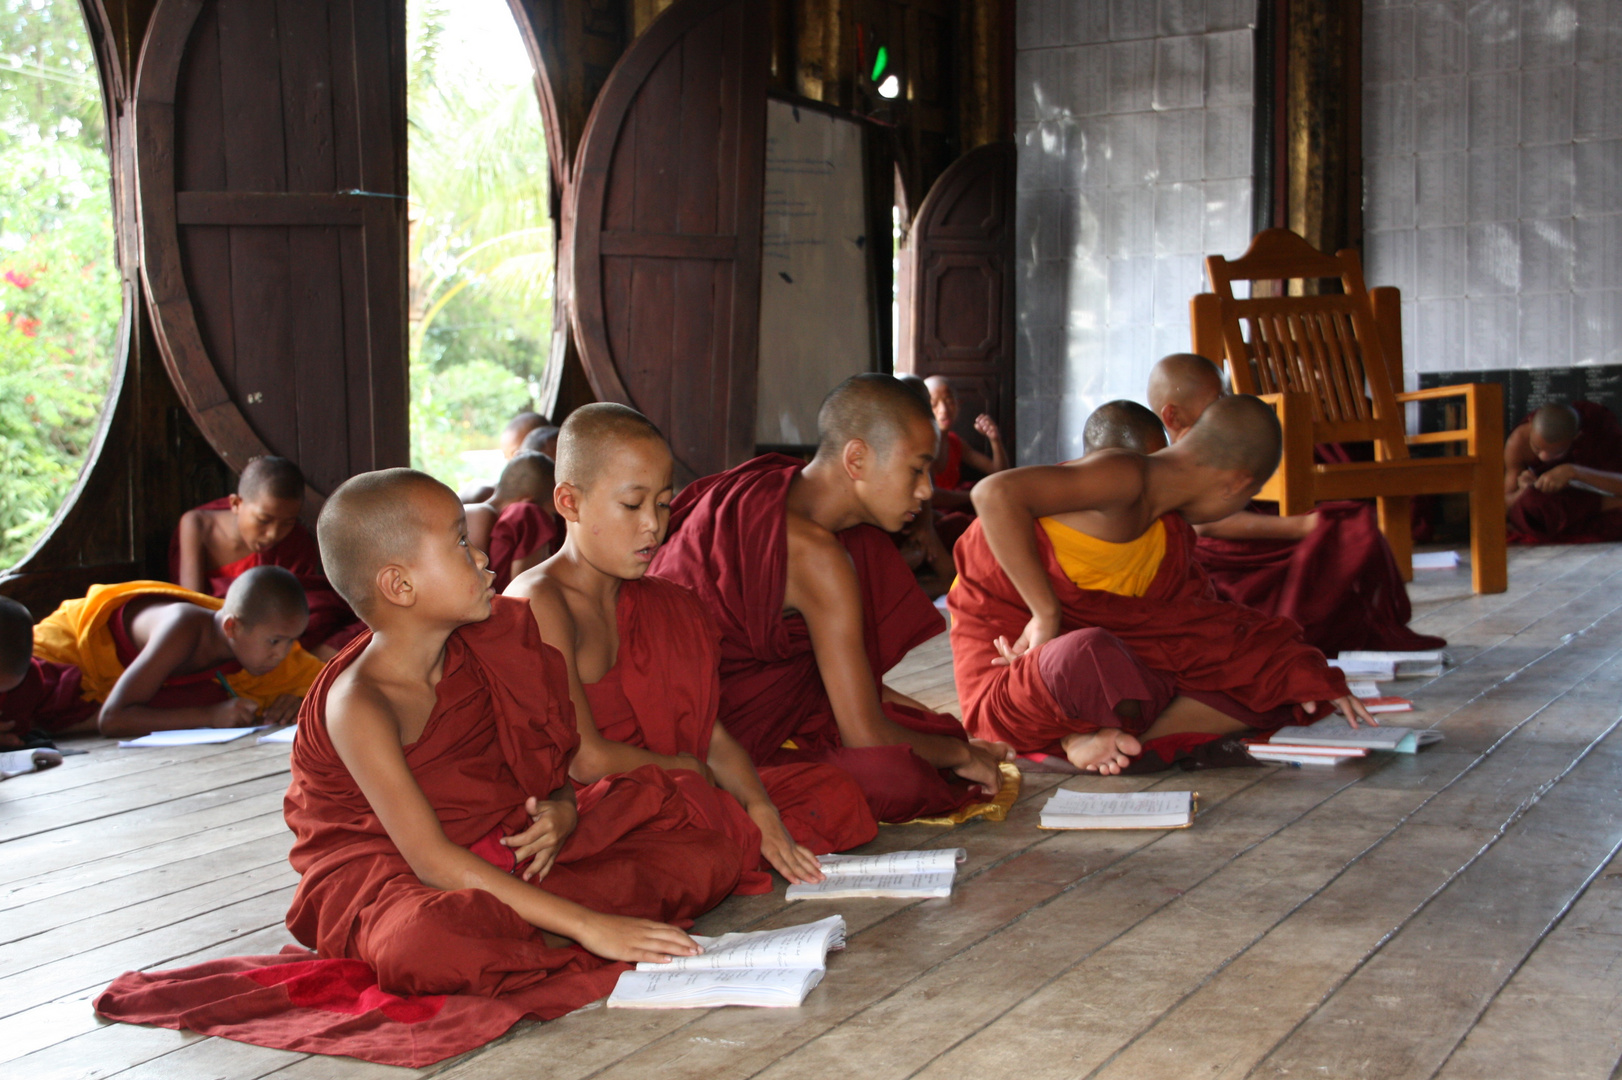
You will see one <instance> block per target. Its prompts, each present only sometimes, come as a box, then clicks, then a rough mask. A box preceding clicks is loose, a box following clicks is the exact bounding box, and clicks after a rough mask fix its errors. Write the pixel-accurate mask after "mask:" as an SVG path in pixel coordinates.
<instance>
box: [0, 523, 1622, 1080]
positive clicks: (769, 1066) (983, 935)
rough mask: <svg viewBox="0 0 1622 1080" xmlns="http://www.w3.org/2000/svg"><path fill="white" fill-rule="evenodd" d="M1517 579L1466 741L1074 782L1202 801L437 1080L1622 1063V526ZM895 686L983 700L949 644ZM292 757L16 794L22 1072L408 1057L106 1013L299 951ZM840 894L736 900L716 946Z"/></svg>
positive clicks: (1432, 1072) (188, 753)
mask: <svg viewBox="0 0 1622 1080" xmlns="http://www.w3.org/2000/svg"><path fill="white" fill-rule="evenodd" d="M1511 558H1512V563H1511V572H1510V582H1511V588H1510V591H1509V592H1508V593H1506V594H1504V595H1502V596H1490V597H1474V596H1472V595H1471V594H1470V591H1469V573H1468V569H1467V568H1463V567H1461V568H1460V569H1459V570H1458V571H1456V572H1454V571H1444V572H1422V573H1421V575H1420V580H1419V581H1418V582H1417V583H1416V584H1415V586H1414V588H1413V590H1412V593H1413V596H1414V600H1415V609H1416V615H1417V618H1416V620H1415V627H1416V628H1417V629H1421V630H1424V631H1427V632H1431V633H1437V634H1442V635H1445V636H1446V637H1448V638H1449V639H1450V641H1451V642H1452V646H1451V652H1452V655H1453V657H1454V659H1455V660H1456V662H1457V663H1456V666H1454V667H1453V668H1451V669H1450V670H1449V671H1448V672H1447V674H1446V675H1444V676H1443V677H1442V678H1439V679H1436V680H1434V681H1432V682H1429V683H1428V684H1424V685H1420V684H1417V683H1405V684H1402V687H1401V689H1402V691H1403V692H1404V693H1405V694H1409V696H1412V697H1413V698H1414V699H1415V701H1416V703H1417V704H1418V706H1419V707H1420V709H1421V710H1422V711H1421V712H1420V713H1418V714H1417V715H1416V716H1414V717H1413V718H1412V721H1414V722H1418V721H1422V722H1423V723H1424V724H1427V725H1431V726H1435V727H1439V728H1440V729H1441V730H1443V731H1444V732H1445V733H1446V736H1447V738H1446V741H1445V742H1443V743H1441V744H1440V745H1438V746H1434V747H1431V748H1429V749H1426V750H1424V751H1422V752H1421V753H1420V754H1418V755H1417V756H1407V757H1404V756H1380V757H1376V758H1371V759H1369V760H1368V761H1367V762H1365V763H1362V764H1357V765H1343V766H1340V767H1337V768H1330V769H1326V768H1317V769H1280V768H1271V767H1270V768H1257V769H1233V770H1223V771H1215V772H1206V773H1198V774H1184V773H1175V774H1170V775H1164V774H1163V775H1161V776H1156V777H1147V778H1139V779H1099V778H1085V779H1071V780H1069V781H1067V783H1068V784H1069V785H1070V786H1074V787H1078V788H1084V789H1092V790H1125V789H1138V788H1144V787H1160V788H1190V787H1191V788H1194V789H1196V790H1198V791H1199V792H1200V795H1201V805H1202V807H1203V810H1204V812H1203V813H1202V814H1201V816H1200V818H1199V821H1198V822H1197V823H1196V825H1195V827H1194V828H1192V829H1188V830H1184V831H1178V832H1167V833H1154V832H1152V833H1049V832H1040V831H1038V830H1037V829H1036V828H1035V821H1036V815H1037V808H1038V806H1039V804H1040V803H1041V801H1042V800H1043V793H1044V792H1046V791H1047V790H1049V789H1050V788H1051V787H1052V786H1054V784H1055V782H1056V778H1054V777H1051V776H1046V777H1044V776H1029V775H1028V776H1027V777H1026V783H1025V788H1024V793H1023V797H1022V800H1021V802H1020V803H1019V805H1018V806H1016V807H1015V809H1014V811H1013V812H1012V813H1011V814H1010V816H1009V819H1008V821H1007V822H1005V823H1002V824H984V823H972V824H969V825H965V826H962V827H960V828H957V829H953V830H950V831H948V830H942V829H934V828H926V827H919V826H912V827H906V828H887V829H885V830H883V832H882V833H881V835H880V836H879V838H878V840H877V841H875V842H874V844H873V845H871V850H875V851H878V850H890V849H900V848H913V847H934V846H962V847H965V848H967V849H968V851H969V860H968V863H967V864H966V865H965V866H964V867H963V870H962V873H961V874H960V875H959V878H958V887H957V892H956V894H955V895H954V896H953V897H952V898H951V899H950V900H931V901H925V902H921V903H903V902H898V901H878V900H868V901H849V902H845V903H842V904H840V905H838V908H837V910H839V911H840V912H842V913H843V914H844V916H845V918H846V920H847V921H848V923H849V927H850V938H849V947H848V948H847V949H846V951H845V952H843V953H838V954H835V955H834V956H833V957H832V959H831V961H830V963H829V970H828V974H827V978H826V979H825V980H824V981H823V983H822V985H821V986H820V987H819V988H818V989H816V990H815V991H813V992H812V994H811V997H810V999H809V1000H808V1001H807V1003H806V1005H805V1006H804V1007H802V1008H800V1009H796V1010H782V1011H778V1010H768V1009H761V1010H744V1009H729V1010H728V1009H724V1010H713V1011H674V1012H652V1013H649V1012H622V1011H618V1010H616V1011H608V1010H605V1009H602V1008H600V1007H592V1008H589V1009H586V1010H583V1011H581V1012H579V1013H577V1014H575V1015H573V1016H570V1017H566V1018H564V1019H562V1020H559V1021H556V1022H553V1023H550V1024H532V1025H524V1026H521V1027H520V1028H518V1029H516V1030H515V1031H514V1032H513V1033H511V1034H510V1035H508V1036H507V1037H506V1038H505V1039H502V1040H499V1041H497V1042H496V1043H493V1044H491V1045H490V1046H487V1047H485V1048H484V1049H482V1050H480V1051H475V1052H473V1053H471V1054H468V1055H465V1056H463V1057H462V1058H458V1059H454V1060H452V1061H449V1062H445V1063H443V1064H442V1065H440V1066H439V1067H438V1069H437V1070H426V1071H424V1072H423V1073H422V1074H421V1075H436V1076H442V1077H455V1078H458V1080H463V1078H465V1080H474V1078H496V1077H511V1076H542V1077H546V1078H548V1080H575V1078H585V1077H602V1078H604V1080H607V1078H610V1077H612V1078H615V1080H618V1078H641V1077H650V1076H658V1077H661V1078H670V1080H680V1078H688V1077H691V1078H695V1080H697V1078H703V1080H728V1078H733V1077H748V1076H760V1077H767V1078H771V1080H789V1078H800V1077H805V1078H817V1080H829V1078H845V1077H850V1078H855V1080H890V1078H900V1077H910V1076H920V1077H929V1078H935V1077H940V1078H945V1077H953V1078H963V1077H974V1078H980V1080H992V1078H1000V1077H1019V1078H1020V1080H1038V1078H1046V1077H1083V1076H1086V1077H1093V1076H1097V1077H1111V1078H1117V1077H1122V1078H1124V1077H1132V1078H1139V1077H1145V1078H1146V1077H1164V1078H1167V1080H1186V1078H1190V1077H1200V1078H1204V1077H1245V1076H1254V1077H1269V1078H1272V1077H1286V1076H1289V1077H1376V1078H1382V1080H1392V1078H1401V1077H1433V1076H1434V1077H1445V1078H1463V1077H1483V1078H1504V1077H1508V1078H1521V1077H1528V1078H1534V1077H1535V1078H1548V1077H1596V1078H1606V1077H1615V1076H1617V1075H1618V1072H1619V1070H1618V1059H1619V1057H1622V1022H1619V1021H1622V860H1619V859H1618V858H1617V852H1618V848H1619V845H1622V800H1619V799H1618V787H1619V781H1622V733H1619V731H1618V723H1619V717H1622V546H1596V547H1583V548H1566V549H1557V548H1541V549H1532V550H1518V551H1515V552H1513V553H1512V556H1511ZM893 681H894V683H895V685H896V686H897V688H898V689H901V690H903V691H905V692H907V693H910V694H913V695H915V696H917V697H920V698H921V699H922V700H924V701H925V702H926V703H928V704H931V705H934V706H936V707H952V708H955V707H956V699H955V694H954V691H953V689H952V682H951V665H950V657H949V654H948V652H947V649H946V646H945V639H944V637H943V638H941V639H937V641H936V642H934V643H931V644H930V645H927V646H925V647H924V648H922V649H920V650H918V652H916V653H915V654H913V656H911V657H909V658H908V660H907V662H906V664H905V665H904V667H903V669H902V670H901V672H899V673H898V677H897V678H895V679H894V680H893ZM286 760H287V751H286V749H285V748H273V747H268V746H267V747H259V746H254V745H243V744H233V745H230V746H226V747H223V748H219V747H215V748H193V749H188V750H185V751H151V750H149V751H138V750H123V751H120V750H117V749H114V748H110V747H107V746H102V745H97V746H96V747H95V748H94V749H93V751H92V753H91V754H90V755H89V756H87V757H75V758H70V759H69V761H68V762H67V763H66V764H65V765H64V766H62V767H61V768H59V769H56V770H53V771H51V772H46V773H41V774H35V775H31V776H26V777H21V778H18V779H14V780H10V781H7V782H6V783H4V784H0V1063H3V1064H0V1075H4V1076H5V1077H7V1078H9V1080H21V1078H23V1077H29V1078H33V1077H52V1078H57V1077H61V1078H67V1077H89V1076H97V1077H104V1076H114V1075H117V1076H120V1077H153V1078H163V1080H177V1078H180V1080H185V1078H194V1077H196V1078H202V1077H227V1078H244V1080H246V1078H249V1077H260V1076H275V1077H278V1078H289V1080H291V1078H294V1077H312V1078H316V1077H318V1078H323V1080H326V1078H333V1080H342V1078H359V1077H366V1078H370V1077H384V1076H396V1075H399V1076H404V1075H407V1074H409V1073H411V1071H410V1070H405V1069H391V1068H383V1067H380V1066H373V1065H366V1064H363V1063H360V1062H355V1061H352V1060H349V1059H334V1058H313V1057H309V1056H307V1055H302V1054H295V1053H288V1052H284V1051H276V1050H265V1049H261V1048H259V1047H253V1046H246V1045H241V1044H236V1043H231V1042H226V1041H223V1040H220V1039H203V1038H199V1037H197V1036H194V1035H189V1034H181V1033H177V1032H172V1031H164V1030H157V1029H146V1028H139V1027H131V1026H125V1025H107V1024H103V1023H100V1022H98V1021H97V1019H96V1018H95V1016H94V1015H93V1014H92V1012H91V1010H90V1005H89V1002H90V999H91V998H92V997H93V996H94V995H95V994H96V993H97V992H98V991H99V990H100V989H101V988H102V987H103V986H104V985H105V984H106V983H107V982H108V981H109V980H110V979H112V978H113V977H114V976H116V975H117V974H119V973H120V972H122V971H125V970H127V969H131V968H163V967H175V966H179V965H183V964H187V963H192V962H195V961H198V960H202V959H206V958H210V957H216V956H226V955H231V954H239V953H271V952H275V951H277V949H279V948H280V947H281V946H282V945H283V944H285V943H288V942H290V941H291V940H292V939H291V938H290V936H289V935H288V933H287V931H286V929H285V928H284V927H283V926H282V916H283V913H284V912H285V911H286V908H287V904H288V899H289V897H290V896H291V895H292V889H293V884H294V881H295V878H294V875H293V873H292V871H291V870H290V869H289V868H288V866H287V862H286V854H287V848H288V839H289V837H288V833H287V831H286V829H285V827H284V825H283V823H282V817H281V797H282V791H283V789H284V788H285V787H286V785H287V770H286ZM828 910H829V909H828V907H826V906H822V905H818V906H817V907H815V908H813V907H811V906H808V905H801V906H798V907H786V906H785V905H784V903H783V900H782V890H781V886H779V889H778V892H777V893H776V894H775V895H772V896H764V897H752V898H734V899H733V900H730V901H728V902H727V903H726V904H723V905H722V906H721V907H720V908H719V909H717V910H716V911H715V912H713V913H712V914H710V915H709V916H707V917H706V918H705V919H703V920H702V921H701V923H700V926H699V929H700V930H701V931H702V932H707V933H716V932H720V931H723V930H729V929H740V928H753V927H771V926H779V925H786V924H792V923H796V922H803V921H806V920H808V919H810V918H813V917H820V916H821V915H822V914H825V913H827V911H828Z"/></svg>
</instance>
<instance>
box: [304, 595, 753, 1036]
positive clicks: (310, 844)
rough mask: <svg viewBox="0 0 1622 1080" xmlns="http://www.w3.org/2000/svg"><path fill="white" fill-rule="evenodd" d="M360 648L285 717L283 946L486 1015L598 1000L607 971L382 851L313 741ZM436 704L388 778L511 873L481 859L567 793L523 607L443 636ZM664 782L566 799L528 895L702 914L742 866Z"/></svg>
mask: <svg viewBox="0 0 1622 1080" xmlns="http://www.w3.org/2000/svg"><path fill="white" fill-rule="evenodd" d="M370 640H371V637H370V635H369V634H367V635H362V636H361V637H360V638H358V639H357V640H356V641H355V642H354V643H352V644H351V645H350V646H349V647H348V648H346V649H345V650H344V651H343V652H342V653H340V654H339V655H338V656H337V657H335V658H334V659H333V660H332V662H331V663H330V664H329V665H328V668H327V670H326V671H325V672H323V674H322V676H321V678H320V679H319V680H317V682H316V685H315V687H314V688H313V689H312V691H311V693H310V696H309V697H308V698H306V699H305V702H304V708H303V709H302V710H301V711H300V713H299V732H298V738H297V740H296V741H295V742H294V744H293V759H292V768H293V782H292V784H291V786H290V787H289V788H288V791H287V798H286V803H285V810H286V814H287V823H288V825H289V826H290V827H291V828H292V830H293V834H294V842H293V850H292V853H291V855H290V859H291V861H292V863H293V868H294V869H295V870H297V871H298V872H299V874H300V875H301V880H300V881H299V887H298V891H297V893H296V894H295V895H294V897H293V906H292V909H291V910H290V911H289V912H288V914H287V925H288V928H289V929H290V930H292V932H293V936H294V937H296V938H298V940H299V941H301V942H303V943H304V944H306V945H309V946H311V947H313V948H314V949H315V950H316V951H317V952H318V953H319V954H320V955H321V956H322V957H325V958H347V959H357V960H362V961H364V962H366V963H367V964H369V965H371V966H372V967H373V968H374V969H375V970H376V972H377V980H378V985H379V987H381V989H383V990H384V991H387V992H389V993H396V994H475V995H483V996H487V997H501V998H503V999H506V1000H509V1001H511V1002H513V1003H515V1004H517V1005H519V1006H521V1007H522V1008H523V1009H524V1010H525V1011H526V1013H527V1014H528V1015H531V1016H536V1017H541V1018H548V1017H553V1016H559V1015H562V1014H563V1013H565V1012H568V1011H570V1010H572V1009H574V1008H577V1007H579V1006H580V1005H583V1004H585V1003H586V1002H588V1001H592V1000H594V999H596V998H598V997H601V996H602V995H603V994H605V993H606V992H607V991H608V990H609V988H611V987H612V986H613V983H614V979H615V978H616V977H617V972H618V971H619V970H620V968H618V967H617V966H612V967H610V966H606V965H607V962H606V961H604V960H601V959H599V958H597V957H595V956H592V955H590V954H588V953H586V952H584V951H583V950H580V949H578V948H562V949H560V948H554V947H553V946H551V945H548V944H547V943H546V942H545V941H544V940H543V938H542V936H541V932H540V931H539V930H537V929H536V928H534V927H532V926H531V925H530V924H528V923H527V922H525V921H524V920H523V919H521V918H520V917H519V916H518V913H517V912H515V911H513V909H512V908H510V907H508V906H507V905H506V904H504V903H502V902H501V901H500V900H498V899H496V897H495V896H493V895H492V894H490V893H488V892H485V891H483V890H481V889H456V890H441V889H436V888H433V887H431V886H429V885H425V884H423V883H422V882H421V881H419V880H418V879H417V877H416V875H414V874H413V873H412V872H411V868H410V866H409V865H407V863H406V860H405V858H404V857H403V856H402V855H401V854H400V851H399V849H398V848H396V847H395V845H394V841H392V840H391V839H389V836H388V833H387V832H386V831H385V830H384V828H383V825H382V823H381V822H380V821H379V820H378V818H377V815H376V814H375V813H374V812H373V810H372V807H371V804H370V803H369V802H367V800H366V796H365V795H363V794H362V793H361V791H360V788H359V786H358V785H357V784H356V783H355V780H354V778H353V777H352V776H351V775H350V773H349V770H348V769H347V768H346V767H345V766H344V764H343V762H342V761H341V760H340V759H339V757H338V752H337V751H336V750H335V749H334V748H333V745H332V740H331V738H330V737H329V736H328V734H327V716H326V698H327V692H328V690H329V689H330V687H331V686H332V681H333V679H334V678H336V677H337V676H338V674H339V673H340V672H342V671H343V670H344V669H345V668H346V667H348V666H349V664H351V663H352V662H354V660H355V658H356V657H357V656H359V655H360V652H361V650H363V649H364V648H365V647H366V645H367V644H368V643H369V642H370ZM437 693H438V702H437V704H436V706H435V708H434V712H433V715H432V716H431V717H430V718H429V720H428V725H427V727H426V728H424V729H423V733H422V735H421V737H420V738H418V739H417V741H416V742H414V743H412V744H411V745H409V746H407V747H405V748H404V751H405V756H406V764H407V765H408V766H409V767H410V769H411V773H412V775H413V777H415V778H416V781H417V784H418V786H419V787H420V788H421V789H422V792H423V794H424V795H425V796H426V797H427V799H428V801H429V802H430V803H431V804H432V805H433V807H434V810H435V812H436V813H437V814H438V816H439V820H440V824H441V825H442V826H443V827H444V830H445V835H446V836H447V837H448V838H449V839H450V840H451V842H452V843H455V844H459V845H461V846H462V847H465V848H468V849H469V850H470V851H472V852H473V853H474V854H476V855H478V856H480V857H481V858H484V859H485V860H487V861H488V862H490V863H491V864H492V865H494V866H496V867H497V868H498V869H501V870H503V871H505V872H509V873H517V872H518V871H519V870H520V869H521V868H520V867H518V866H516V865H515V864H514V857H513V852H512V849H510V848H507V847H504V846H502V845H501V844H500V843H499V841H500V839H501V838H502V837H504V836H509V835H512V834H514V833H517V832H520V831H522V830H523V829H525V828H527V827H528V825H529V815H528V814H527V813H526V812H525V810H524V802H525V800H526V799H527V798H528V797H530V796H532V795H533V796H536V797H539V798H546V797H547V796H548V795H549V794H551V793H552V792H554V791H556V790H557V789H558V788H559V787H561V786H562V785H563V784H565V783H567V782H568V768H569V760H570V758H571V757H572V756H573V754H574V751H575V748H576V747H577V746H578V745H579V735H578V733H577V732H576V730H575V721H574V709H573V707H572V706H571V705H570V703H569V693H568V681H567V675H566V672H565V668H564V664H563V657H562V656H561V655H560V654H559V653H558V651H557V650H556V649H553V648H552V647H551V646H549V645H546V644H544V643H543V642H542V641H541V637H540V632H539V631H538V630H537V629H536V627H535V620H534V618H533V617H532V616H531V614H530V610H529V605H528V604H526V603H524V602H523V601H521V600H515V599H511V598H508V597H502V596H498V597H496V598H495V600H494V607H493V611H492V613H491V616H490V618H489V619H488V620H486V621H485V622H482V623H475V624H472V625H469V626H464V627H462V628H461V629H459V630H458V631H456V633H455V634H453V635H452V636H451V639H450V641H449V643H448V644H447V646H446V652H445V670H444V675H443V677H442V678H441V679H440V682H439V686H438V689H437ZM679 775H683V774H670V773H666V772H664V771H662V770H660V769H658V768H656V767H654V766H651V765H650V766H646V767H644V768H641V769H637V770H635V771H634V772H630V773H626V774H624V775H622V776H615V777H610V778H609V779H606V780H603V781H600V782H598V783H596V784H593V785H591V786H590V787H588V788H586V789H584V790H583V791H581V792H580V794H579V803H580V822H579V825H578V826H577V827H576V828H575V831H574V832H573V833H572V834H571V835H570V836H569V838H568V840H567V841H566V842H565V844H564V847H563V850H562V852H560V854H559V856H558V860H557V862H556V863H555V864H554V865H553V867H552V869H551V870H550V871H549V872H548V874H547V876H546V878H545V879H544V880H543V881H542V882H541V883H540V885H539V887H540V888H542V889H545V890H546V891H547V892H550V893H553V894H555V895H557V896H561V897H565V898H567V899H569V900H573V901H575V902H577V903H580V904H583V905H585V906H587V907H590V908H592V909H594V910H596V911H602V912H608V913H613V914H617V915H629V916H636V917H640V918H646V919H658V920H660V921H665V922H686V921H688V920H691V919H693V918H694V917H696V916H697V915H699V914H701V913H703V912H705V911H707V910H709V909H710V908H711V907H713V906H714V905H715V904H717V903H719V902H720V901H721V900H722V899H724V898H725V897H726V896H727V895H728V894H729V893H731V892H732V891H733V889H734V888H735V887H736V885H737V884H738V881H739V879H740V878H741V877H742V875H743V873H744V871H745V870H746V869H748V868H750V867H752V866H753V865H754V860H755V859H756V858H757V857H758V856H757V854H756V852H754V851H746V850H744V849H743V848H741V847H740V846H739V845H738V844H737V843H736V842H734V841H733V840H732V839H731V838H729V837H727V836H726V835H724V834H721V833H718V832H716V831H714V830H713V829H711V828H708V827H706V825H705V823H704V821H703V820H702V817H701V815H700V814H699V813H698V812H697V811H696V810H695V809H694V806H693V804H692V803H691V802H689V801H688V799H687V798H686V796H685V795H684V794H683V793H682V788H681V786H680V785H679V784H678V782H677V780H676V779H675V778H674V777H675V776H679ZM686 775H692V774H686ZM695 779H696V777H695ZM757 844H758V841H757Z"/></svg>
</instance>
